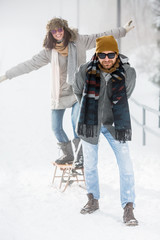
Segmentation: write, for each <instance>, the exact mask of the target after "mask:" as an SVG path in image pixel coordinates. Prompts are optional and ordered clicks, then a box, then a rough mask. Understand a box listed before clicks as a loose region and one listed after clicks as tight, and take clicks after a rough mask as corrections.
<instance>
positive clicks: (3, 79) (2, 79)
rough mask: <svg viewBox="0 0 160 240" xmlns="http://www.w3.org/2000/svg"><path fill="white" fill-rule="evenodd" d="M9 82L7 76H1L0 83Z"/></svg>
mask: <svg viewBox="0 0 160 240" xmlns="http://www.w3.org/2000/svg"><path fill="white" fill-rule="evenodd" d="M5 80H7V77H6V75H3V76H0V83H1V82H3V81H5Z"/></svg>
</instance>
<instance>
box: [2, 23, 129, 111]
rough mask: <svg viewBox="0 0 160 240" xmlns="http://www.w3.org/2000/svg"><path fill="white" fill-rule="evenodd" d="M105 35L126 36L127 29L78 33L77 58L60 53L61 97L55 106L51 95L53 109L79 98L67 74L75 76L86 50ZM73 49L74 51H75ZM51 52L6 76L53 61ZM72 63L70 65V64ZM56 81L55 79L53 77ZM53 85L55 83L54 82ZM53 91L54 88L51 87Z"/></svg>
mask: <svg viewBox="0 0 160 240" xmlns="http://www.w3.org/2000/svg"><path fill="white" fill-rule="evenodd" d="M105 35H113V36H114V37H115V38H120V37H124V36H125V35H126V30H125V29H124V28H123V27H121V28H117V29H113V30H109V31H106V32H103V33H99V34H92V35H80V34H77V39H76V41H75V42H72V43H71V45H72V46H74V48H73V51H75V55H74V56H76V57H75V58H76V59H73V57H72V56H71V55H70V53H68V57H63V56H61V55H60V54H59V56H58V60H59V70H60V99H59V105H58V106H56V107H55V103H54V101H53V99H52V96H51V109H65V108H68V107H71V106H72V105H73V104H74V103H75V102H76V101H77V100H76V98H75V95H74V93H73V90H72V85H71V84H68V83H67V82H66V78H67V75H68V76H70V77H72V78H73V77H74V74H75V71H76V70H77V68H78V67H79V66H80V65H81V64H84V63H85V62H86V51H87V50H89V49H92V48H95V45H96V38H99V37H101V36H105ZM73 51H72V52H73ZM51 54H52V50H48V49H44V50H42V51H40V52H39V53H38V54H36V55H35V56H33V57H32V59H30V60H28V61H25V62H23V63H20V64H18V65H17V66H15V67H13V68H11V69H9V70H8V71H7V72H6V77H7V78H9V79H12V78H14V77H17V76H19V75H22V74H25V73H29V72H31V71H33V70H37V69H39V68H41V67H43V66H45V65H47V64H48V63H51ZM69 59H70V60H69ZM70 61H73V62H72V63H73V65H74V63H75V62H76V69H73V68H72V67H71V66H72V63H71V62H70ZM69 63H70V66H69ZM52 81H54V79H52ZM52 85H53V84H52ZM51 93H52V89H51Z"/></svg>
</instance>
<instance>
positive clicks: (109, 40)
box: [96, 36, 119, 54]
mask: <svg viewBox="0 0 160 240" xmlns="http://www.w3.org/2000/svg"><path fill="white" fill-rule="evenodd" d="M105 51H112V52H116V53H117V54H119V49H118V44H117V41H116V40H115V38H114V37H113V36H103V37H100V38H97V39H96V53H100V52H105Z"/></svg>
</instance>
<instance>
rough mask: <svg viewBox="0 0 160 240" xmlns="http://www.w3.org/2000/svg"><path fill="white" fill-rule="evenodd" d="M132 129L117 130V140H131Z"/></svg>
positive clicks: (123, 141)
mask: <svg viewBox="0 0 160 240" xmlns="http://www.w3.org/2000/svg"><path fill="white" fill-rule="evenodd" d="M131 137H132V130H131V129H124V130H117V129H116V130H115V138H116V140H118V141H120V142H122V143H125V142H126V141H131Z"/></svg>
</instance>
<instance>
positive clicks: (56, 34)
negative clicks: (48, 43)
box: [51, 28, 64, 41]
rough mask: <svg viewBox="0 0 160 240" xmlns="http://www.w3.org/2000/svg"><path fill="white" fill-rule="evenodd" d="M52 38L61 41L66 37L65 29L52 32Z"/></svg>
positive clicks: (56, 29)
mask: <svg viewBox="0 0 160 240" xmlns="http://www.w3.org/2000/svg"><path fill="white" fill-rule="evenodd" d="M51 33H52V36H53V37H54V39H56V40H57V41H61V40H62V39H63V37H64V29H63V28H55V29H53V30H51Z"/></svg>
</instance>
